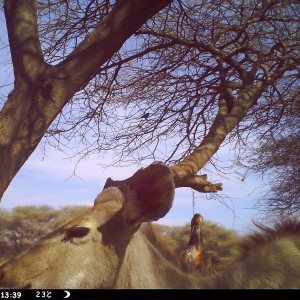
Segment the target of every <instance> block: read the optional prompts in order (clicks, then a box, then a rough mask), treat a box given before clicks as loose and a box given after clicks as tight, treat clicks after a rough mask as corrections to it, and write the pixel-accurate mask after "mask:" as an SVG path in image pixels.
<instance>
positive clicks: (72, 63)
mask: <svg viewBox="0 0 300 300" xmlns="http://www.w3.org/2000/svg"><path fill="white" fill-rule="evenodd" d="M171 1H172V0H143V1H140V0H120V1H118V2H117V4H116V5H115V7H114V8H113V9H112V10H111V12H110V13H109V15H107V17H106V18H105V19H104V20H103V21H102V22H101V23H99V24H98V25H97V26H96V28H95V29H94V30H93V31H92V32H91V33H90V34H89V35H88V36H87V37H86V38H85V40H84V41H83V42H82V43H81V44H80V45H78V46H77V47H76V48H75V49H74V51H73V52H72V53H71V54H70V55H69V56H68V57H67V58H66V59H65V60H64V61H62V62H61V63H60V64H58V65H57V66H51V65H49V64H47V63H46V62H45V60H44V57H43V53H42V50H41V45H40V41H39V35H38V26H37V15H36V5H35V1H34V0H16V1H11V0H6V1H4V12H5V18H6V24H7V30H8V38H9V44H10V50H11V57H12V63H13V67H14V75H15V82H14V88H13V90H12V91H11V93H10V94H9V96H8V99H7V101H6V103H5V105H4V107H3V109H2V110H1V112H0V199H1V198H2V196H3V193H4V192H5V190H6V189H7V187H8V186H9V184H10V182H11V180H12V179H13V178H14V176H15V175H16V174H17V172H18V171H19V170H20V168H21V167H22V166H23V164H24V163H25V162H26V160H27V159H28V158H29V156H30V155H31V153H32V152H33V151H34V150H35V148H36V147H37V145H38V143H39V141H40V140H41V139H42V137H43V135H44V134H45V132H46V131H47V129H48V127H49V126H50V124H51V122H52V121H53V120H54V118H55V117H56V116H57V115H58V114H59V113H60V112H61V110H62V109H63V107H64V106H65V105H66V103H67V102H68V101H69V100H70V99H72V97H73V96H74V94H75V93H76V92H77V91H79V90H80V89H82V88H83V87H84V86H85V85H86V84H87V83H88V82H89V81H90V80H91V78H93V77H94V76H95V75H96V74H97V71H98V69H99V68H100V66H101V65H103V64H104V63H105V61H107V59H109V58H110V57H111V56H112V55H113V54H114V53H115V52H116V51H118V50H119V49H120V48H121V46H122V45H123V43H124V42H125V41H126V40H127V39H128V38H129V37H130V36H131V35H132V34H133V33H134V32H135V31H136V30H137V29H138V28H140V27H141V26H142V25H143V24H144V23H145V22H147V21H148V20H149V19H150V18H151V17H152V16H153V15H155V14H156V13H157V12H158V11H160V10H161V9H162V8H164V7H166V6H167V5H168V4H170V3H171Z"/></svg>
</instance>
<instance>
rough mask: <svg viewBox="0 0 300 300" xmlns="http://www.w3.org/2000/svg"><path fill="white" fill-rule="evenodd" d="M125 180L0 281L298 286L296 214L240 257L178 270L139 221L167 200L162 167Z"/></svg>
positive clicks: (169, 189) (22, 284) (247, 245)
mask: <svg viewBox="0 0 300 300" xmlns="http://www.w3.org/2000/svg"><path fill="white" fill-rule="evenodd" d="M149 172H150V175H149V176H150V177H149V178H150V179H151V180H150V183H151V184H149V182H148V180H147V178H148V173H149ZM154 175H155V176H154ZM156 178H157V180H156ZM133 180H134V183H135V185H131V183H130V182H129V183H128V182H127V183H126V184H127V185H126V186H125V187H124V188H122V189H121V190H122V192H123V193H122V192H121V191H120V189H118V188H115V187H110V188H107V189H105V190H104V191H103V192H102V193H101V194H100V195H99V196H98V197H97V199H96V201H95V204H94V206H93V207H92V208H91V209H89V210H87V211H86V212H85V213H83V214H81V215H79V216H77V217H75V218H73V219H72V220H70V221H69V222H67V223H65V224H64V225H62V226H61V227H60V228H58V229H57V230H55V231H54V232H53V233H51V234H49V235H48V236H47V237H45V238H44V239H43V240H41V241H40V242H39V243H37V244H36V245H34V246H33V247H32V248H30V249H28V250H26V251H24V252H23V253H21V254H19V255H18V256H16V257H15V258H14V259H12V260H11V261H9V262H6V263H5V264H4V265H2V266H0V287H3V288H35V289H46V288H60V289H70V288H300V235H299V228H300V225H299V222H297V221H287V222H283V223H282V224H280V225H276V227H275V229H267V228H264V233H259V234H254V235H252V236H251V237H249V238H248V239H247V240H246V241H245V242H244V244H243V246H242V249H243V255H242V258H241V259H240V260H238V261H237V262H235V263H234V264H232V265H230V266H229V267H228V268H226V270H224V271H223V272H222V273H220V274H217V275H213V276H209V277H204V278H201V277H199V275H198V276H195V275H191V274H186V273H184V272H182V271H181V270H180V266H178V264H177V263H176V259H175V258H174V257H173V256H172V254H171V253H170V251H168V250H167V249H166V247H165V246H164V245H163V242H162V241H161V239H160V237H158V235H157V233H156V232H154V231H153V230H152V229H151V226H149V225H148V228H145V229H144V230H142V229H141V228H140V226H141V224H142V222H148V221H151V220H152V219H157V218H160V217H162V216H163V215H164V214H165V213H166V211H167V209H168V208H169V207H170V203H172V200H173V197H174V184H173V177H172V172H171V171H170V169H169V168H168V167H167V166H164V165H159V166H158V167H151V168H149V169H148V168H147V169H145V170H144V171H143V180H142V181H141V182H139V181H137V180H136V179H135V178H134V176H133ZM137 182H138V184H137ZM135 186H138V189H137V188H136V187H135ZM141 186H143V189H141V188H140V187H141ZM136 189H137V190H136ZM141 201H142V203H141ZM144 202H145V203H144ZM141 220H142V221H141Z"/></svg>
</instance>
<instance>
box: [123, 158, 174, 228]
mask: <svg viewBox="0 0 300 300" xmlns="http://www.w3.org/2000/svg"><path fill="white" fill-rule="evenodd" d="M121 190H122V192H123V194H124V197H125V200H124V204H123V207H122V214H123V216H124V217H125V219H127V220H128V221H129V222H132V223H135V222H137V223H141V222H149V221H154V220H158V219H160V218H162V217H163V216H165V215H166V213H167V212H168V211H169V210H170V208H171V207H172V202H173V199H174V192H175V184H174V179H173V173H172V171H171V169H170V168H169V167H168V166H166V165H164V164H161V163H155V164H152V165H150V166H148V167H147V168H144V169H141V170H139V171H137V172H136V173H135V174H134V175H133V176H132V177H131V178H130V180H129V181H128V182H127V183H126V184H125V185H124V186H123V187H122V188H121Z"/></svg>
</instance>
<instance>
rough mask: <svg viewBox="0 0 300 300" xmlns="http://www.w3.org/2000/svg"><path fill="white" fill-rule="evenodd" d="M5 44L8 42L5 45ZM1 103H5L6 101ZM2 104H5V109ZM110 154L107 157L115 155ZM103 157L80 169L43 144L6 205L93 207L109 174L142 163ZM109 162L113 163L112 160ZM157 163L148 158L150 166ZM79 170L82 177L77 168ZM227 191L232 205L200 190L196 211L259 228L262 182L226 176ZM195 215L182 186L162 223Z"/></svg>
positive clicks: (2, 51) (234, 225) (2, 55)
mask: <svg viewBox="0 0 300 300" xmlns="http://www.w3.org/2000/svg"><path fill="white" fill-rule="evenodd" d="M0 23H2V24H0V44H1V45H0V65H1V72H0V86H2V87H1V89H0V97H1V99H3V96H4V95H7V94H8V93H9V91H10V89H9V88H4V87H3V85H6V84H7V83H11V82H12V69H11V66H10V64H9V60H10V55H9V52H8V50H9V49H8V48H7V47H6V48H5V47H3V45H4V44H6V45H7V36H6V31H5V24H4V18H3V15H2V12H0ZM3 43H4V44H3ZM0 103H1V102H0ZM1 107H2V106H1V104H0V108H1ZM110 155H111V156H112V155H113V153H108V155H107V157H106V159H108V160H109V159H110ZM218 156H219V157H220V158H221V159H222V160H226V159H227V158H229V157H231V155H230V153H229V152H228V150H226V148H224V149H222V150H221V151H220V152H219V154H218ZM101 159H102V158H99V157H96V156H92V157H90V158H88V159H86V160H84V161H81V163H80V164H79V165H77V167H76V163H77V161H76V160H73V161H72V160H70V159H66V158H65V156H64V155H63V154H62V153H61V152H59V151H56V150H55V149H54V148H47V150H46V153H45V155H44V153H43V151H42V150H41V149H40V148H39V147H38V148H37V149H36V151H35V152H34V153H33V154H32V155H31V157H30V158H29V159H28V161H27V162H26V163H25V165H24V166H23V167H22V169H21V170H20V171H19V173H18V174H17V175H16V177H15V178H14V179H13V181H12V182H11V184H10V186H9V188H8V190H7V191H6V192H5V194H4V196H3V198H2V201H1V203H0V208H4V209H11V208H13V207H15V206H20V205H32V204H33V205H43V204H47V205H51V206H53V207H56V208H58V207H62V206H65V205H92V204H93V201H94V199H95V197H96V196H97V194H98V193H99V192H100V191H101V190H102V188H103V185H104V183H105V181H106V179H107V178H108V177H112V178H113V179H115V180H122V179H125V178H128V177H129V176H131V175H132V174H133V173H134V172H135V171H137V170H138V169H139V167H137V166H130V167H123V168H116V167H110V168H107V169H104V168H102V167H101V166H100V165H101ZM106 162H107V161H106ZM150 163H151V162H150V161H149V162H144V166H145V165H147V164H150ZM75 168H76V175H74V169H75ZM208 179H209V180H210V181H217V180H220V179H221V178H219V177H218V176H217V175H209V178H208ZM221 181H222V182H223V191H222V192H221V193H222V194H223V195H225V196H226V197H228V199H227V200H226V199H225V200H226V205H227V206H226V205H224V204H222V203H220V202H218V201H216V200H206V197H205V195H204V194H200V193H197V194H196V206H195V212H198V213H201V214H202V215H203V216H204V219H206V220H210V221H212V222H215V223H218V224H220V225H223V226H225V227H227V228H231V229H234V230H236V231H237V232H240V233H247V232H249V230H250V229H252V228H253V225H252V222H251V220H252V218H253V217H254V216H255V215H256V213H257V211H256V210H254V209H253V205H254V204H255V202H256V198H257V197H258V193H259V191H261V189H260V186H261V182H260V181H259V180H257V179H255V178H254V177H249V178H248V179H247V180H246V181H244V182H241V181H240V180H239V179H238V178H237V177H236V176H235V175H233V174H232V175H231V176H230V177H228V180H225V179H222V180H221ZM192 215H193V210H192V192H191V189H188V188H180V189H176V193H175V199H174V202H173V207H172V208H171V210H170V211H169V213H168V214H167V215H166V216H165V217H164V218H163V219H161V220H159V221H158V223H162V224H168V225H183V224H186V223H189V222H190V219H191V217H192Z"/></svg>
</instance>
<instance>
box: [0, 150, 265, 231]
mask: <svg viewBox="0 0 300 300" xmlns="http://www.w3.org/2000/svg"><path fill="white" fill-rule="evenodd" d="M223 152H224V153H223ZM222 153H223V155H222ZM227 155H228V153H227V154H226V153H225V150H222V151H221V154H219V156H220V157H222V156H223V157H225V156H227ZM108 156H109V155H108ZM107 159H108V158H106V160H107ZM76 163H77V161H76V160H74V161H72V160H70V159H66V158H65V156H64V154H62V153H61V152H59V151H56V150H55V149H54V148H50V147H49V148H48V149H47V150H46V154H45V155H44V153H43V151H42V150H41V149H40V148H39V147H38V148H37V149H36V151H35V152H34V153H33V154H32V155H31V157H30V158H29V159H28V160H27V162H26V163H25V165H24V166H23V168H22V169H21V170H20V171H19V173H18V174H17V176H16V177H15V178H14V179H13V181H12V182H11V184H10V186H9V188H8V190H7V191H6V193H5V194H4V197H3V198H2V202H1V204H0V207H1V208H6V209H11V208H13V207H15V206H19V205H31V204H34V205H43V204H47V205H51V206H54V207H56V208H59V207H62V206H65V205H89V206H91V205H93V201H94V199H95V197H96V196H97V195H98V193H99V192H101V190H102V188H103V185H104V183H105V181H106V179H107V178H108V177H112V178H113V179H115V180H122V179H125V178H127V177H129V176H131V175H132V174H133V173H134V172H135V171H136V170H137V169H138V167H135V166H130V167H122V168H117V167H109V168H107V169H104V168H102V167H101V166H100V165H99V164H101V159H100V158H97V157H95V156H92V157H90V158H89V159H86V160H85V161H82V162H81V163H80V164H79V165H77V167H76ZM75 167H76V172H75V174H74V169H75ZM213 177H214V178H209V179H211V180H212V181H214V180H217V179H219V178H217V177H216V175H214V176H213ZM222 182H223V191H222V192H221V193H222V194H223V195H225V196H227V197H229V198H228V199H225V200H226V205H227V206H228V207H226V205H224V204H222V203H220V202H218V201H216V200H206V199H205V198H206V197H205V195H204V194H201V193H196V202H195V203H196V205H195V212H198V213H201V214H202V215H203V216H204V218H205V219H207V220H209V221H212V222H215V223H218V224H220V225H222V226H225V227H227V228H231V229H234V230H236V231H237V232H240V233H247V232H249V230H250V229H251V228H253V226H252V222H251V219H252V218H253V217H254V216H255V214H256V213H257V211H256V210H254V209H252V207H253V205H254V204H255V202H256V200H255V198H256V197H257V195H258V191H259V189H258V190H257V188H258V187H259V186H260V182H259V181H258V180H256V179H254V178H253V177H249V178H248V179H247V180H246V181H245V182H241V181H240V180H239V179H238V178H236V176H234V175H231V176H230V178H229V179H228V180H223V181H222ZM192 215H193V208H192V192H191V190H190V189H188V188H179V189H176V192H175V199H174V202H173V207H172V208H171V210H170V211H169V213H168V214H167V215H166V216H165V217H164V218H162V219H160V220H159V221H158V223H161V224H168V225H183V224H186V223H188V222H190V219H191V217H192Z"/></svg>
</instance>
